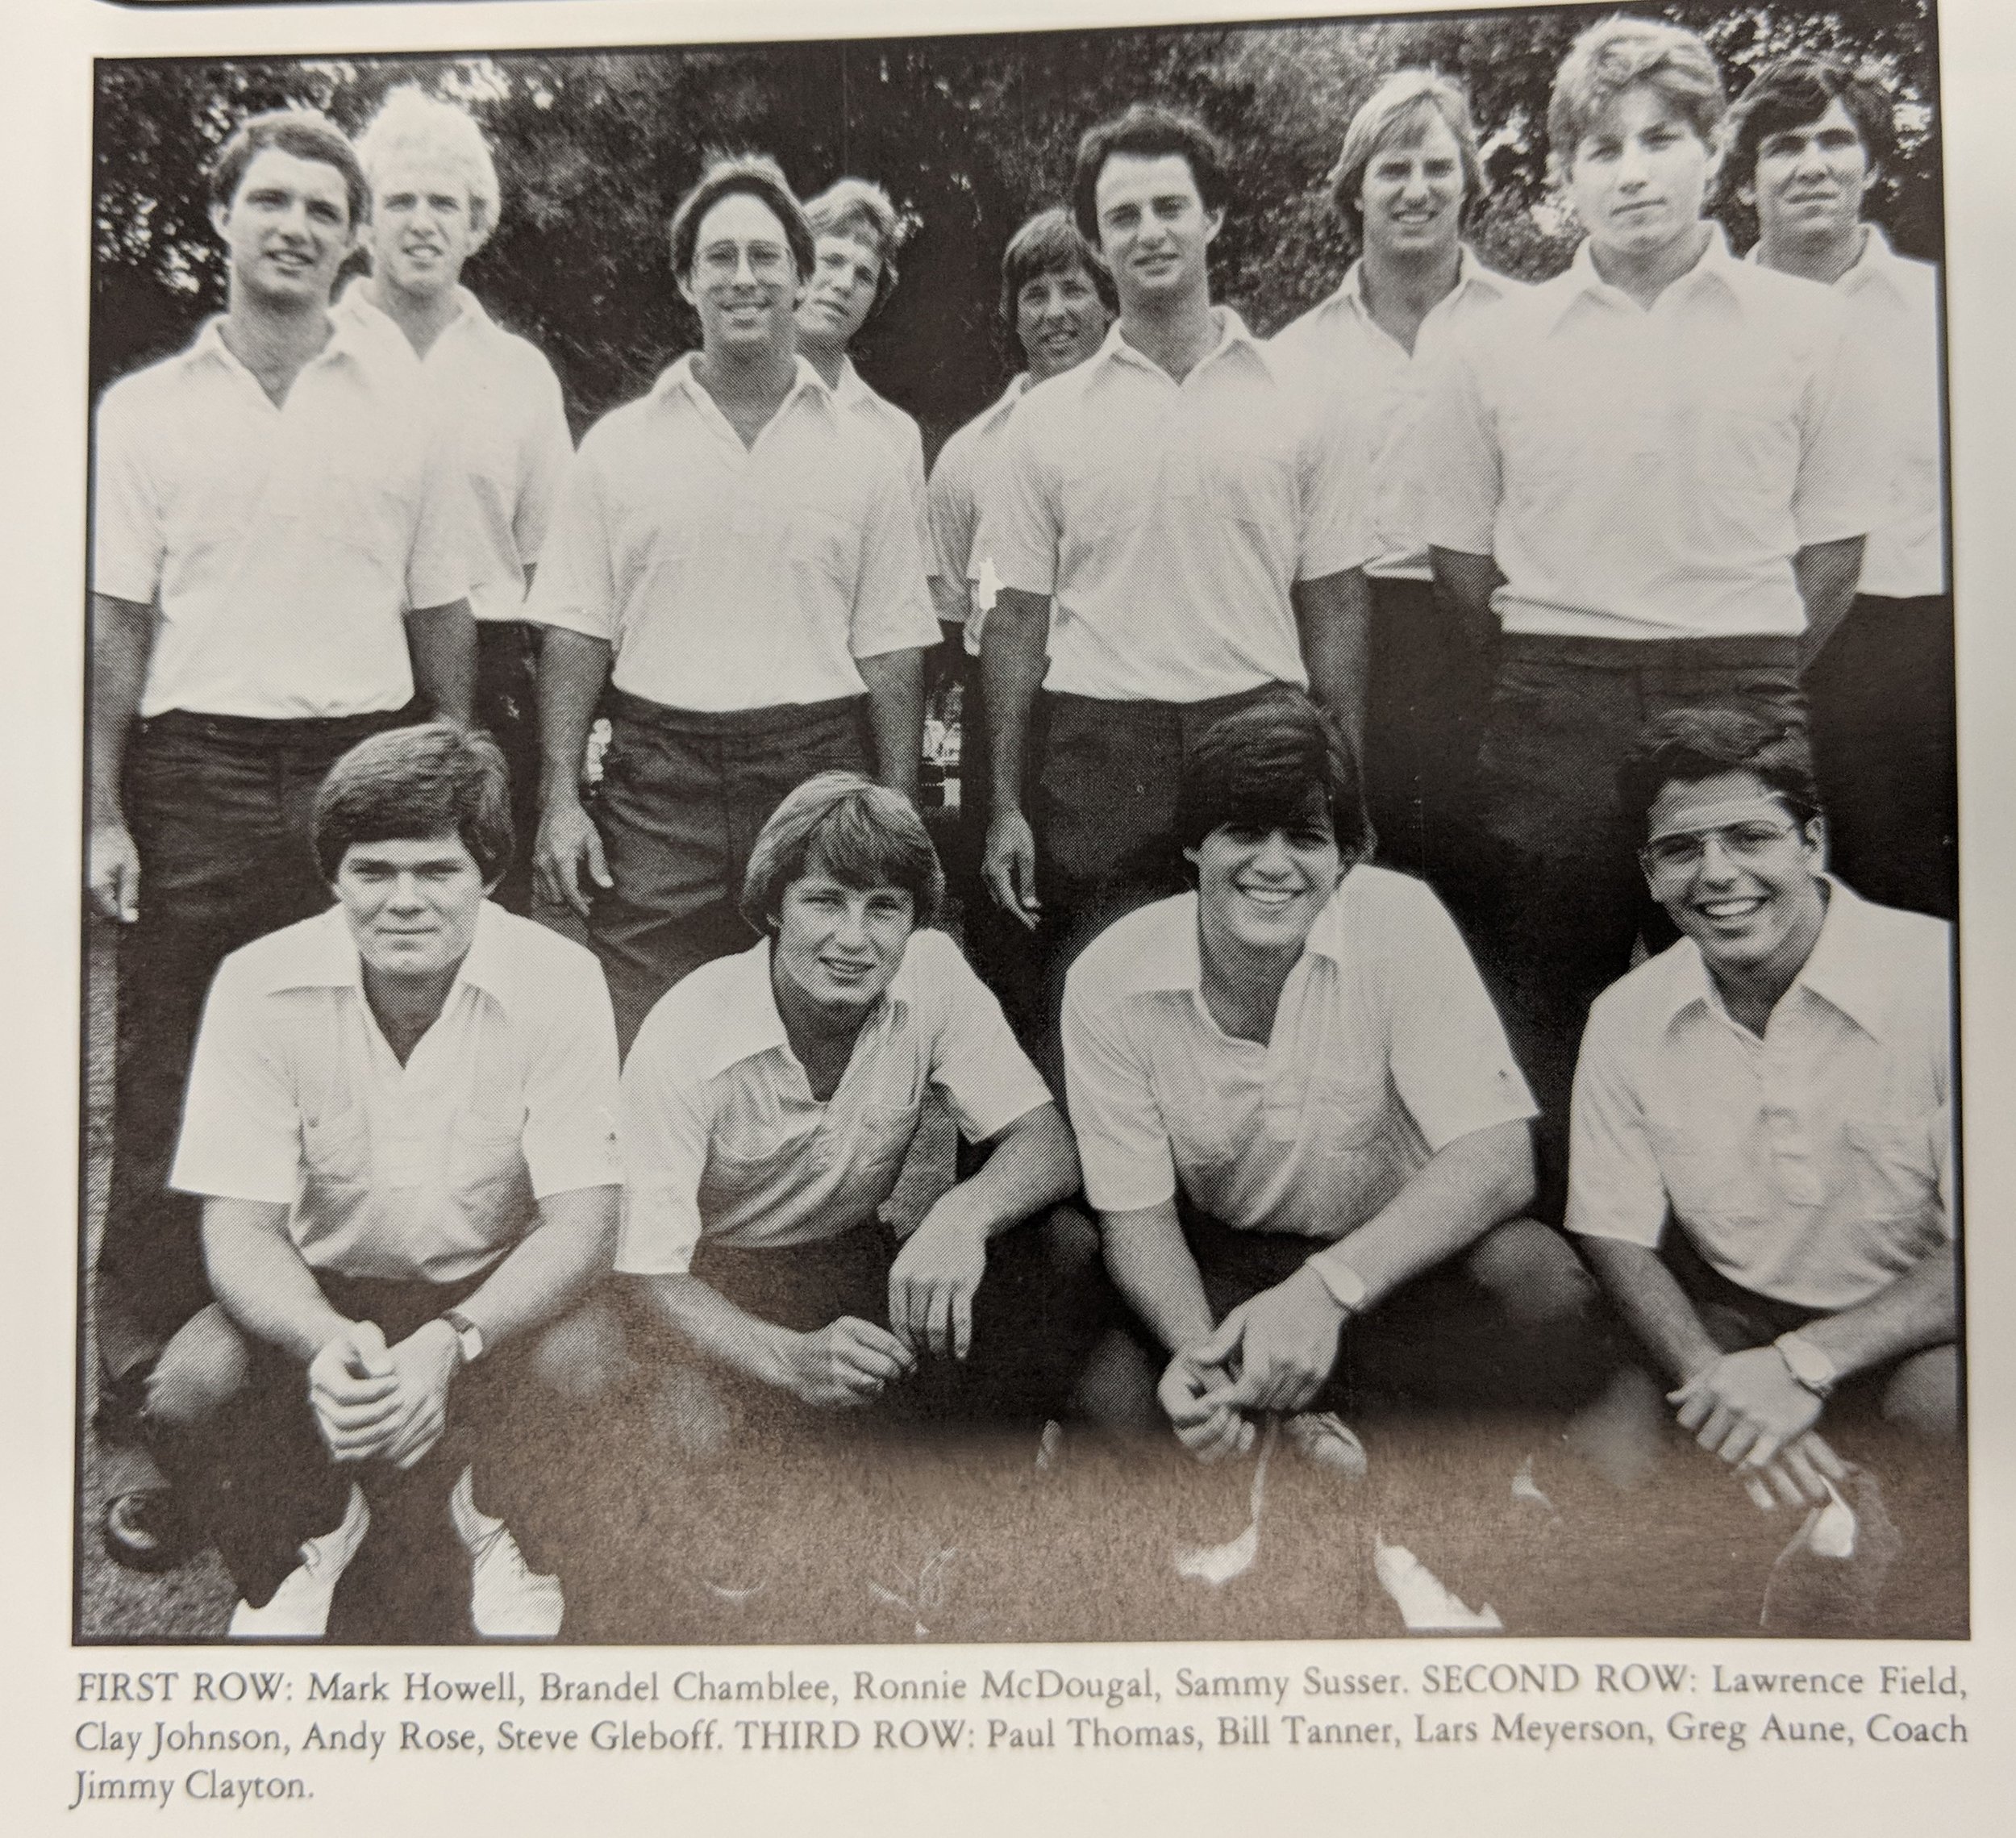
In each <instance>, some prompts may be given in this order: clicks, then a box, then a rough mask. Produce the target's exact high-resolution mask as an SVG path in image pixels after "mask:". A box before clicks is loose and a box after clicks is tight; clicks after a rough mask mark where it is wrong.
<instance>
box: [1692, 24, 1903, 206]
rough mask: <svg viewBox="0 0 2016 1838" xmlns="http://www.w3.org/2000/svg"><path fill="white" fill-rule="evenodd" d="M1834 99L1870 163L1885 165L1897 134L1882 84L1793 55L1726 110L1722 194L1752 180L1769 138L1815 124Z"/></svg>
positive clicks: (1829, 62) (1769, 68)
mask: <svg viewBox="0 0 2016 1838" xmlns="http://www.w3.org/2000/svg"><path fill="white" fill-rule="evenodd" d="M1837 100H1838V101H1839V102H1840V104H1841V106H1842V107H1843V108H1844V109H1845V110H1847V115H1848V119H1849V120H1850V121H1851V122H1853V123H1855V131H1856V138H1857V139H1858V140H1860V141H1861V143H1862V151H1863V152H1864V153H1865V154H1866V155H1868V160H1869V164H1870V165H1872V167H1874V166H1887V165H1889V164H1890V161H1891V160H1892V158H1893V156H1894V155H1895V153H1896V151H1897V133H1896V128H1895V126H1894V123H1893V120H1892V117H1891V110H1890V98H1889V94H1888V93H1887V92H1886V91H1885V89H1884V88H1883V85H1881V83H1880V82H1878V81H1876V77H1874V76H1872V75H1871V74H1869V73H1866V72H1863V71H1857V70H1851V69H1849V68H1848V66H1847V65H1846V64H1844V63H1843V61H1842V60H1840V59H1839V58H1838V57H1828V56H1823V55H1822V54H1820V53H1818V52H1794V53H1793V55H1792V56H1789V57H1781V58H1780V59H1779V60H1777V61H1776V63H1775V64H1768V65H1765V66H1764V69H1761V70H1760V71H1759V72H1758V73H1757V74H1756V76H1755V77H1752V79H1751V82H1750V86H1749V88H1747V90H1744V91H1743V94H1741V95H1740V96H1739V97H1738V98H1736V100H1735V102H1734V103H1732V104H1731V106H1730V110H1729V119H1728V123H1727V126H1726V127H1725V129H1724V140H1723V145H1722V169H1721V175H1720V177H1721V184H1722V193H1723V195H1724V196H1727V195H1728V194H1731V193H1732V192H1734V191H1735V189H1736V187H1737V186H1739V185H1750V184H1752V183H1753V182H1754V181H1756V177H1757V152H1758V149H1759V148H1761V147H1762V146H1763V145H1764V142H1765V141H1766V140H1768V139H1769V138H1770V136H1771V135H1774V134H1781V133H1783V132H1784V131H1785V130H1786V129H1787V128H1792V127H1806V125H1807V124H1808V123H1810V122H1815V121H1818V119H1820V117H1821V116H1822V115H1825V114H1826V112H1827V108H1828V105H1829V104H1830V103H1831V102H1835V101H1837Z"/></svg>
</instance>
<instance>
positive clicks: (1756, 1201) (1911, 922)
mask: <svg viewBox="0 0 2016 1838" xmlns="http://www.w3.org/2000/svg"><path fill="white" fill-rule="evenodd" d="M1951 945H1952V940H1951V927H1948V926H1947V925H1946V924H1945V923H1943V921H1941V920H1939V919H1930V918H1927V917H1926V916H1925V915H1923V914H1922V913H1909V912H1900V911H1897V910H1895V909H1893V908H1892V907H1889V906H1875V905H1872V904H1871V903H1870V902H1868V901H1866V900H1862V899H1859V898H1857V897H1856V895H1855V894H1852V893H1851V892H1850V891H1849V890H1848V889H1847V888H1846V887H1844V886H1842V885H1841V883H1840V882H1839V881H1834V882H1832V883H1831V897H1830V898H1829V901H1828V905H1827V916H1826V920H1825V922H1824V923H1822V926H1821V928H1820V936H1819V940H1818V942H1817V943H1816V944H1814V948H1813V952H1812V954H1811V955H1810V957H1808V958H1807V959H1806V964H1805V965H1804V967H1803V968H1802V969H1801V970H1800V972H1799V974H1798V975H1797V977H1795V978H1794V979H1793V984H1792V986H1791V987H1790V988H1789V990H1786V992H1785V994H1784V995H1783V996H1782V997H1781V998H1780V999H1779V1002H1778V1004H1777V1006H1776V1007H1775V1008H1774V1009H1773V1010H1772V1012H1771V1019H1770V1020H1769V1022H1768V1023H1767V1024H1766V1026H1765V1028H1764V1037H1763V1039H1761V1040H1760V1039H1759V1038H1758V1037H1757V1036H1756V1035H1754V1034H1752V1033H1751V1032H1749V1031H1748V1030H1747V1029H1746V1028H1744V1027H1740V1026H1739V1025H1738V1024H1737V1023H1735V1021H1733V1020H1731V1019H1730V1016H1729V1013H1728V1011H1727V1009H1726V1008H1725V1007H1723V1005H1722V998H1721V996H1720V994H1718V992H1717V990H1716V989H1715V986H1714V980H1713V979H1712V978H1711V977H1710V975H1709V973H1708V971H1707V969H1706V965H1704V964H1703V962H1702V957H1701V952H1700V951H1699V950H1698V949H1697V948H1696V946H1695V944H1694V943H1693V940H1691V939H1682V940H1681V941H1680V942H1679V943H1678V944H1676V945H1674V946H1672V948H1671V949H1669V950H1668V951H1665V952H1662V953H1660V956H1658V957H1655V958H1653V959H1652V961H1650V962H1649V963H1646V964H1641V965H1639V967H1638V968H1637V969H1635V970H1634V971H1632V972H1631V974H1630V975H1629V976H1627V977H1625V978H1624V979H1623V980H1622V982H1618V983H1616V984H1614V985H1613V986H1611V987H1610V988H1609V989H1607V990H1605V991H1604V992H1603V994H1602V995H1601V996H1599V997H1597V1000H1596V1002H1595V1005H1594V1006H1593V1007H1592V1008H1591V1009H1590V1011H1589V1029H1588V1032H1586V1033H1585V1035H1584V1036H1583V1038H1582V1053H1581V1061H1580V1063H1579V1064H1578V1065H1577V1068H1576V1072H1575V1102H1574V1111H1573V1116H1572V1127H1571V1133H1570V1141H1569V1158H1568V1229H1569V1230H1570V1231H1572V1232H1581V1233H1583V1234H1584V1235H1585V1236H1589V1237H1592V1238H1614V1239H1618V1240H1622V1241H1623V1242H1625V1243H1627V1244H1642V1245H1644V1246H1646V1247H1647V1248H1656V1246H1657V1245H1658V1244H1659V1243H1660V1240H1661V1238H1662V1237H1663V1236H1664V1233H1665V1230H1666V1227H1667V1224H1668V1221H1669V1220H1670V1221H1671V1222H1672V1223H1673V1224H1675V1225H1677V1227H1679V1228H1680V1230H1681V1232H1685V1234H1686V1236H1687V1237H1688V1239H1689V1242H1691V1243H1692V1244H1693V1246H1694V1248H1696V1249H1697V1251H1698V1252H1700V1253H1701V1255H1702V1257H1703V1258H1704V1259H1706V1261H1707V1262H1708V1263H1709V1264H1710V1265H1712V1266H1713V1267H1714V1269H1718V1270H1719V1271H1720V1272H1721V1273H1722V1274H1723V1275H1724V1276H1726V1277H1728V1278H1729V1280H1730V1281H1731V1282H1734V1283H1736V1284H1739V1285H1740V1286H1742V1287H1743V1288H1744V1289H1747V1290H1752V1291H1754V1292H1756V1294H1760V1295H1766V1296H1770V1297H1772V1298H1775V1299H1776V1300H1778V1301H1781V1302H1797V1303H1798V1304H1799V1305H1800V1306H1801V1307H1806V1308H1817V1309H1824V1310H1826V1311H1835V1310H1839V1309H1843V1308H1851V1307H1854V1306H1855V1305H1856V1303H1857V1302H1866V1301H1867V1300H1868V1298H1870V1297H1871V1296H1872V1295H1874V1294H1876V1292H1877V1291H1878V1290H1882V1289H1885V1288H1886V1287H1888V1286H1889V1284H1891V1283H1892V1282H1895V1281H1896V1279H1897V1277H1900V1276H1901V1275H1902V1274H1903V1273H1905V1272H1906V1270H1908V1269H1910V1267H1911V1266H1912V1265H1914V1264H1915V1263H1917V1262H1918V1261H1919V1260H1920V1259H1921V1258H1922V1257H1926V1255H1927V1254H1928V1253H1930V1252H1933V1251H1935V1250H1937V1249H1938V1248H1940V1247H1941V1246H1942V1245H1943V1244H1945V1243H1946V1242H1947V1240H1949V1238H1950V1237H1951V1232H1952V1227H1951V1205H1950V1198H1951V1189H1950V1180H1951V1176H1950V1173H1949V1170H1950V1168H1951V1090H1952V1019H1953V1017H1952V994H1951V991H1952V982H1951V978H1952V963H1951Z"/></svg>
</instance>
